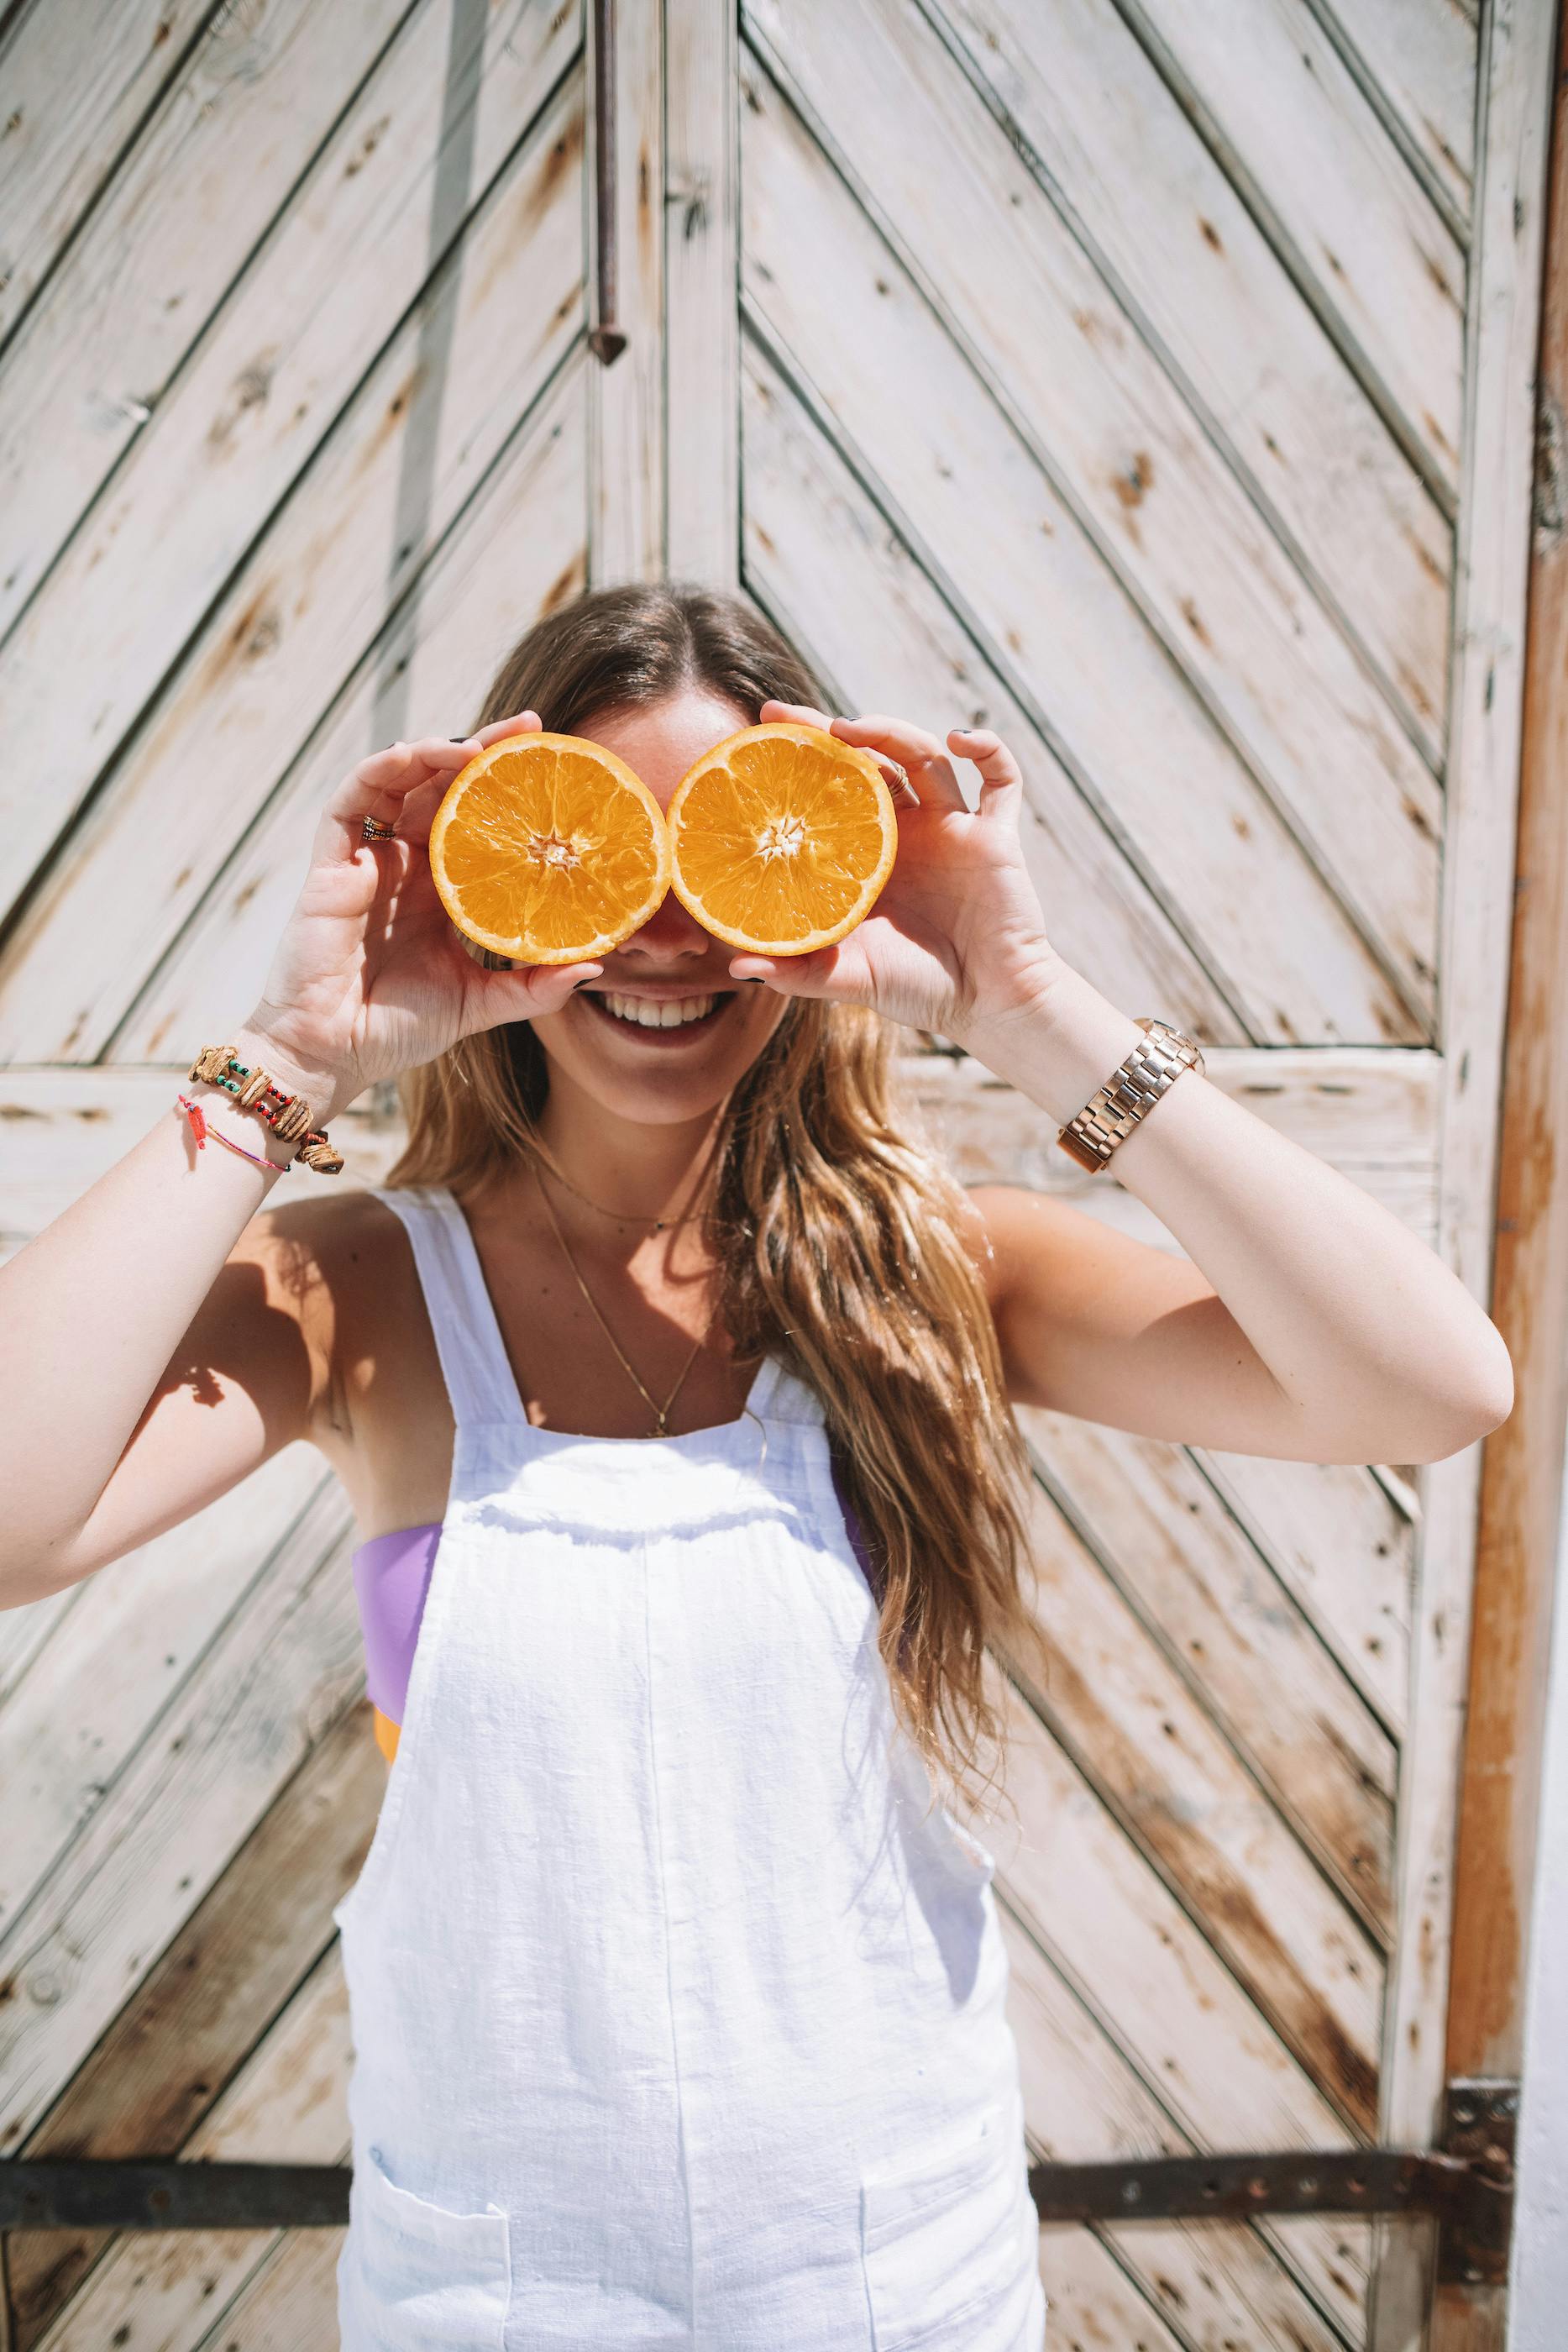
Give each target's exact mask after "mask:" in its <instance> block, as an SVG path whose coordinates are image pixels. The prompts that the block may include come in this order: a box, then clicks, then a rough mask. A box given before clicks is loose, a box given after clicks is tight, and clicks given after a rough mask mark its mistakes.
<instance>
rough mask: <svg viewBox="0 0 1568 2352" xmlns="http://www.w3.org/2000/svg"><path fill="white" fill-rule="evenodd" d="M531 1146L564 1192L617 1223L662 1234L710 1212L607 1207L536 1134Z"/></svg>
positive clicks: (697, 1220)
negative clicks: (651, 1212) (671, 1213)
mask: <svg viewBox="0 0 1568 2352" xmlns="http://www.w3.org/2000/svg"><path fill="white" fill-rule="evenodd" d="M533 1148H534V1150H535V1151H536V1152H537V1154H538V1158H539V1159H540V1160H543V1162H544V1164H545V1166H546V1167H547V1168H548V1169H549V1172H550V1174H551V1175H552V1176H553V1177H554V1178H555V1181H556V1182H557V1183H558V1184H559V1185H560V1186H561V1187H562V1188H563V1189H564V1190H565V1191H566V1192H570V1193H571V1194H573V1195H574V1197H575V1198H576V1199H578V1200H579V1201H580V1202H582V1203H583V1206H584V1207H585V1208H589V1209H593V1210H596V1211H597V1212H598V1213H599V1215H600V1216H601V1217H613V1218H614V1220H615V1222H616V1223H617V1224H620V1225H652V1226H653V1231H654V1232H655V1233H656V1234H662V1233H666V1232H668V1231H669V1230H670V1229H671V1228H672V1227H673V1226H675V1225H700V1224H701V1223H702V1222H703V1220H704V1218H705V1217H707V1216H709V1215H711V1214H712V1212H711V1211H710V1210H707V1209H693V1210H692V1211H691V1212H690V1213H689V1214H688V1215H686V1216H684V1217H649V1216H644V1215H643V1213H641V1211H639V1210H636V1209H607V1208H606V1207H605V1206H604V1203H603V1202H602V1201H592V1200H590V1198H589V1196H588V1194H587V1193H586V1192H583V1191H582V1190H581V1188H580V1186H579V1185H576V1184H574V1183H573V1182H572V1181H571V1178H570V1176H568V1175H567V1174H566V1173H565V1171H563V1170H562V1169H560V1168H558V1167H557V1166H556V1163H555V1161H554V1160H552V1159H551V1157H550V1155H549V1152H548V1151H547V1150H545V1148H544V1146H543V1144H542V1143H540V1142H539V1140H538V1137H537V1136H536V1137H535V1139H534V1145H533ZM568 1255H569V1256H570V1251H569V1252H568Z"/></svg>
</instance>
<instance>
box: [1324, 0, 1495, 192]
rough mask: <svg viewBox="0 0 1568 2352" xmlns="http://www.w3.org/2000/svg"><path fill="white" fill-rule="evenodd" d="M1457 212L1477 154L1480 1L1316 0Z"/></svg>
mask: <svg viewBox="0 0 1568 2352" xmlns="http://www.w3.org/2000/svg"><path fill="white" fill-rule="evenodd" d="M1317 6H1318V9H1319V13H1320V14H1322V15H1323V16H1329V17H1332V19H1333V20H1334V21H1335V22H1337V25H1338V26H1339V27H1340V29H1341V31H1342V33H1343V36H1344V37H1346V38H1347V39H1348V40H1349V42H1350V43H1351V45H1352V46H1353V47H1354V50H1355V52H1356V54H1357V55H1358V56H1359V57H1360V58H1361V59H1362V61H1363V63H1364V68H1365V70H1366V72H1367V75H1368V77H1369V79H1371V80H1372V82H1373V83H1374V85H1375V89H1376V91H1377V94H1378V96H1379V98H1380V99H1381V100H1382V102H1383V103H1384V105H1385V106H1386V107H1387V109H1388V110H1389V111H1390V112H1391V113H1392V114H1393V115H1394V117H1395V118H1396V121H1398V123H1399V124H1400V126H1401V128H1402V129H1403V131H1404V133H1405V136H1406V139H1407V141H1408V142H1409V144H1410V148H1411V150H1412V152H1414V153H1415V154H1416V155H1417V156H1419V158H1420V159H1421V161H1422V162H1423V163H1425V165H1426V166H1427V170H1428V171H1429V173H1431V175H1432V177H1433V178H1434V179H1435V180H1436V181H1437V184H1438V186H1439V187H1440V188H1441V189H1442V190H1443V191H1444V192H1445V194H1447V196H1448V200H1449V201H1450V203H1451V204H1452V205H1453V206H1454V209H1455V210H1456V212H1457V213H1458V215H1459V218H1460V219H1461V220H1464V221H1468V220H1469V211H1470V198H1471V194H1472V179H1473V174H1474V171H1475V160H1476V67H1477V63H1478V59H1477V54H1476V47H1477V45H1476V15H1477V0H1317Z"/></svg>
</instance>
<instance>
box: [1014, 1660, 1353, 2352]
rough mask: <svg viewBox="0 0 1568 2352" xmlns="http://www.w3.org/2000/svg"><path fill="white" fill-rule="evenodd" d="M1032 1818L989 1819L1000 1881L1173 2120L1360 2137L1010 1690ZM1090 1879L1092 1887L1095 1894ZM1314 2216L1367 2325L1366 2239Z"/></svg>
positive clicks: (1316, 2259)
mask: <svg viewBox="0 0 1568 2352" xmlns="http://www.w3.org/2000/svg"><path fill="white" fill-rule="evenodd" d="M999 1696H1000V1697H1001V1699H1002V1701H1003V1703H1004V1706H1005V1713H1006V1719H1007V1723H1008V1734H1009V1748H1008V1761H1007V1781H1006V1787H1007V1791H1008V1796H1009V1800H1010V1803H1011V1805H1012V1807H1013V1808H1015V1809H1016V1816H1017V1818H1016V1821H1014V1820H1009V1819H1003V1820H1001V1821H1000V1822H994V1823H988V1826H987V1828H986V1831H985V1835H986V1838H987V1842H988V1843H989V1845H990V1846H991V1848H992V1850H993V1851H994V1852H995V1853H997V1856H998V1887H999V1890H1000V1892H1001V1893H1002V1894H1004V1895H1006V1897H1007V1899H1008V1901H1009V1904H1010V1905H1011V1906H1012V1907H1013V1909H1014V1910H1015V1911H1016V1912H1017V1913H1018V1915H1019V1919H1020V1920H1021V1922H1022V1924H1023V1926H1024V1927H1026V1929H1027V1930H1028V1932H1029V1934H1030V1936H1031V1937H1033V1938H1034V1940H1035V1942H1036V1943H1037V1944H1039V1945H1040V1948H1041V1949H1042V1950H1043V1951H1044V1952H1045V1953H1046V1954H1047V1955H1048V1956H1049V1957H1050V1958H1051V1964H1052V1966H1053V1967H1054V1968H1055V1969H1058V1971H1059V1972H1060V1973H1061V1974H1062V1975H1063V1976H1064V1977H1065V1979H1066V1980H1067V1982H1068V1983H1069V1984H1070V1985H1071V1986H1072V1987H1073V1989H1074V1990H1076V1991H1077V1992H1078V1994H1079V1995H1080V1997H1081V1998H1082V2000H1085V2001H1086V2002H1087V2003H1088V2005H1089V2007H1090V2008H1091V2010H1092V2012H1093V2014H1094V2016H1095V2018H1096V2019H1097V2020H1098V2021H1100V2023H1101V2025H1102V2026H1103V2029H1104V2030H1105V2031H1106V2032H1108V2033H1109V2034H1110V2036H1111V2038H1112V2040H1113V2042H1114V2043H1115V2045H1116V2047H1117V2048H1118V2049H1119V2050H1120V2051H1121V2052H1122V2053H1124V2056H1125V2057H1126V2058H1127V2059H1128V2061H1129V2062H1130V2063H1132V2064H1133V2065H1134V2066H1135V2067H1136V2069H1137V2072H1138V2074H1139V2075H1140V2077H1141V2078H1142V2080H1143V2081H1144V2082H1145V2084H1150V2085H1157V2086H1158V2091H1159V2097H1160V2102H1161V2105H1163V2106H1164V2107H1165V2108H1166V2110H1167V2111H1168V2113H1169V2114H1170V2116H1171V2117H1172V2119H1173V2121H1174V2122H1175V2123H1176V2124H1177V2126H1179V2127H1180V2128H1181V2130H1183V2131H1184V2132H1185V2133H1186V2134H1187V2135H1189V2136H1190V2137H1192V2138H1193V2140H1194V2141H1195V2142H1196V2143H1197V2145H1198V2146H1200V2147H1233V2148H1234V2147H1343V2146H1345V2145H1347V2144H1349V2143H1350V2141H1351V2137H1352V2136H1351V2135H1350V2133H1349V2132H1348V2131H1347V2129H1346V2126H1345V2125H1344V2123H1343V2120H1342V2118H1341V2117H1340V2116H1338V2115H1337V2114H1336V2112H1335V2111H1334V2109H1333V2107H1332V2106H1330V2105H1329V2104H1328V2102H1327V2101H1326V2100H1325V2099H1324V2098H1323V2097H1322V2095H1321V2093H1320V2092H1319V2090H1318V2089H1317V2087H1316V2085H1315V2084H1314V2083H1313V2082H1312V2078H1311V2076H1310V2075H1309V2074H1307V2073H1306V2072H1305V2070H1304V2069H1303V2068H1302V2067H1301V2065H1299V2064H1298V2063H1297V2062H1296V2060H1295V2059H1294V2058H1293V2057H1292V2056H1291V2054H1290V2053H1289V2052H1288V2051H1287V2050H1286V2048H1285V2046H1284V2044H1283V2043H1282V2042H1281V2041H1280V2039H1279V2037H1278V2036H1277V2035H1276V2034H1275V2033H1274V2032H1273V2030H1272V2028H1271V2027H1270V2026H1269V2025H1268V2024H1267V2023H1266V2022H1265V2021H1264V2020H1263V2018H1262V2017H1261V2016H1260V2014H1259V2011H1257V2009H1256V2008H1255V2007H1254V2006H1253V2004H1252V2003H1251V2001H1250V2000H1249V1999H1248V1998H1247V1996H1246V1995H1245V1993H1244V1992H1243V1991H1242V1990H1241V1988H1240V1986H1239V1984H1238V1982H1237V1980H1236V1979H1235V1978H1234V1977H1233V1976H1232V1975H1231V1974H1230V1973H1229V1971H1228V1969H1226V1968H1225V1966H1224V1965H1223V1963H1222V1962H1221V1961H1220V1959H1219V1958H1218V1956H1217V1955H1216V1953H1215V1951H1214V1949H1213V1948H1212V1946H1211V1945H1210V1944H1209V1943H1208V1942H1207V1941H1206V1939H1205V1938H1204V1937H1203V1936H1202V1935H1201V1934H1200V1933H1199V1931H1198V1929H1197V1927H1196V1926H1195V1924H1194V1922H1193V1920H1192V1918H1191V1917H1190V1916H1189V1915H1188V1914H1187V1912H1186V1911H1185V1910H1184V1909H1183V1907H1182V1906H1181V1905H1180V1904H1178V1903H1177V1902H1176V1898H1175V1897H1174V1895H1172V1894H1171V1893H1170V1891H1169V1889H1168V1888H1167V1887H1166V1885H1165V1883H1164V1881H1163V1880H1162V1879H1161V1878H1160V1877H1159V1875H1158V1874H1157V1873H1156V1872H1155V1870H1154V1869H1153V1868H1152V1867H1151V1865H1150V1864H1148V1863H1147V1862H1146V1861H1145V1858H1144V1857H1143V1856H1142V1855H1141V1854H1139V1853H1137V1852H1136V1850H1135V1849H1134V1846H1133V1845H1132V1844H1131V1843H1129V1841H1128V1840H1127V1838H1126V1837H1125V1836H1124V1834H1123V1832H1121V1831H1120V1830H1119V1829H1118V1828H1117V1826H1116V1824H1115V1823H1114V1822H1113V1821H1112V1819H1111V1817H1110V1815H1109V1814H1108V1813H1107V1812H1106V1811H1105V1808H1104V1806H1103V1804H1102V1802H1101V1801H1100V1799H1099V1798H1098V1797H1097V1796H1096V1795H1095V1794H1094V1792H1093V1791H1092V1790H1091V1789H1090V1788H1089V1787H1088V1785H1087V1784H1086V1782H1085V1781H1084V1780H1083V1779H1082V1775H1081V1774H1080V1773H1079V1772H1078V1771H1077V1769H1075V1768H1074V1767H1073V1766H1072V1765H1071V1764H1070V1763H1069V1761H1068V1759H1067V1758H1066V1756H1065V1755H1064V1754H1063V1752H1062V1750H1061V1748H1059V1747H1058V1746H1057V1744H1056V1742H1055V1741H1054V1739H1052V1738H1051V1736H1050V1734H1049V1733H1048V1732H1047V1730H1046V1728H1045V1727H1044V1725H1043V1724H1042V1723H1041V1722H1040V1718H1039V1717H1038V1716H1036V1715H1035V1713H1034V1711H1033V1709H1032V1708H1031V1707H1030V1706H1026V1705H1025V1703H1024V1701H1023V1700H1022V1698H1021V1697H1020V1696H1019V1695H1018V1694H1017V1693H1016V1692H1015V1691H1013V1690H1011V1688H1010V1687H1009V1688H1008V1689H1006V1690H1001V1691H1000V1692H999ZM1090 1890H1092V1894H1091V1892H1090ZM1345 2243H1346V2233H1344V2232H1343V2231H1337V2230H1335V2229H1334V2228H1333V2225H1332V2224H1331V2223H1329V2222H1327V2221H1308V2222H1305V2223H1303V2224H1302V2225H1301V2228H1300V2231H1298V2232H1296V2233H1294V2234H1293V2237H1292V2254H1293V2259H1294V2263H1295V2266H1296V2275H1297V2276H1298V2278H1299V2279H1300V2280H1301V2284H1303V2285H1304V2286H1305V2287H1306V2288H1307V2289H1308V2292H1309V2293H1310V2294H1312V2297H1313V2299H1314V2301H1315V2302H1317V2304H1318V2305H1320V2307H1321V2308H1322V2310H1324V2311H1325V2312H1326V2313H1328V2314H1329V2315H1330V2316H1331V2317H1332V2318H1333V2320H1334V2322H1335V2324H1336V2325H1337V2326H1340V2327H1341V2328H1342V2329H1343V2331H1344V2332H1345V2333H1346V2334H1347V2335H1349V2336H1351V2338H1352V2340H1353V2341H1354V2340H1355V2331H1356V2330H1357V2329H1358V2328H1359V2326H1360V2324H1361V2313H1362V2307H1363V2302H1364V2294H1365V2287H1366V2281H1365V2272H1364V2257H1363V2252H1362V2250H1361V2248H1360V2247H1359V2246H1355V2247H1354V2254H1353V2258H1352V2259H1351V2260H1348V2261H1347V2259H1346V2256H1345V2251H1344V2249H1345Z"/></svg>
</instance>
